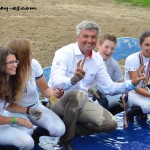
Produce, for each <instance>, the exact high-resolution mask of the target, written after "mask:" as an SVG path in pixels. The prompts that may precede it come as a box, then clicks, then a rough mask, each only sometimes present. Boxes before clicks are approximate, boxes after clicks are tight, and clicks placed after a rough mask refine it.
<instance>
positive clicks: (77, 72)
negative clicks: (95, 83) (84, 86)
mask: <svg viewBox="0 0 150 150" xmlns="http://www.w3.org/2000/svg"><path fill="white" fill-rule="evenodd" d="M85 59H86V58H84V59H83V60H80V61H79V62H78V63H77V69H76V70H75V73H74V76H73V77H72V78H71V84H72V85H74V84H76V83H77V82H78V81H80V80H81V79H83V78H84V76H85V71H84V70H83V66H84V62H85Z"/></svg>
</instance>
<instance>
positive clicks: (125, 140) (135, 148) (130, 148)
mask: <svg viewBox="0 0 150 150" xmlns="http://www.w3.org/2000/svg"><path fill="white" fill-rule="evenodd" d="M122 115H123V114H122V113H120V114H118V115H116V119H117V122H118V128H117V130H116V131H114V132H112V133H101V134H93V135H89V136H76V137H75V138H73V139H72V141H71V143H72V145H73V147H74V150H82V149H86V150H96V149H97V150H150V125H149V124H150V116H148V117H149V119H148V121H142V120H138V119H135V122H134V123H129V127H128V128H127V129H123V118H122ZM50 141H51V142H50ZM52 141H53V139H51V140H48V141H47V139H43V138H42V139H41V140H40V142H41V144H42V145H43V146H42V147H43V149H45V150H58V149H61V148H60V147H59V146H58V144H57V142H58V141H57V140H54V144H52V145H53V146H52V145H51V144H50V143H53V142H52ZM44 145H45V146H44ZM50 145H51V147H50ZM34 150H38V149H37V148H36V149H34ZM39 150H42V148H40V149H39Z"/></svg>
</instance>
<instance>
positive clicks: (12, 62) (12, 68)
mask: <svg viewBox="0 0 150 150" xmlns="http://www.w3.org/2000/svg"><path fill="white" fill-rule="evenodd" d="M17 66H18V61H17V60H16V56H15V55H14V54H9V55H7V57H6V62H5V73H6V75H8V76H11V75H15V74H16V69H17Z"/></svg>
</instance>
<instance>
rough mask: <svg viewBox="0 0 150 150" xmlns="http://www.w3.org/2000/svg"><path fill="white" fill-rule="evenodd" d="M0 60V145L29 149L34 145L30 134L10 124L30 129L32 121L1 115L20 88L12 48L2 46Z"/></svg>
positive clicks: (16, 62) (15, 58)
mask: <svg viewBox="0 0 150 150" xmlns="http://www.w3.org/2000/svg"><path fill="white" fill-rule="evenodd" d="M0 60H1V61H0V133H1V136H0V146H7V147H8V146H10V145H12V146H15V147H17V148H19V149H20V148H21V149H23V150H30V149H32V148H33V147H34V141H33V139H32V138H31V136H30V135H28V134H27V133H24V132H22V131H21V130H20V129H17V128H14V127H12V126H11V125H13V124H18V125H19V126H24V127H26V128H29V129H30V128H32V126H33V125H32V123H31V122H30V121H29V120H28V119H25V118H19V117H15V116H12V117H5V116H2V113H3V111H4V110H5V107H6V105H7V103H13V102H14V101H15V99H16V96H17V95H18V92H17V91H18V90H19V89H20V86H18V76H17V75H16V71H17V66H18V64H19V60H17V57H16V53H15V52H14V51H13V50H12V49H10V48H3V47H1V48H0ZM14 111H16V110H14ZM11 149H12V147H11Z"/></svg>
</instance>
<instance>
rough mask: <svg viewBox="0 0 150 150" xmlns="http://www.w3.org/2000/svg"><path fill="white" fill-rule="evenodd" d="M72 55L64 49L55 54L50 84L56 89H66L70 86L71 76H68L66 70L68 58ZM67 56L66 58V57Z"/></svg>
mask: <svg viewBox="0 0 150 150" xmlns="http://www.w3.org/2000/svg"><path fill="white" fill-rule="evenodd" d="M69 57H70V56H69V55H68V53H66V52H65V51H64V50H63V49H60V50H58V51H56V52H55V56H54V59H53V62H52V67H51V74H50V79H49V82H48V85H49V86H50V87H52V88H54V89H56V88H63V89H64V90H66V89H68V88H70V87H71V86H72V84H71V78H68V77H66V70H67V66H68V63H69V62H68V60H71V59H72V58H69ZM64 58H65V59H64Z"/></svg>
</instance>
